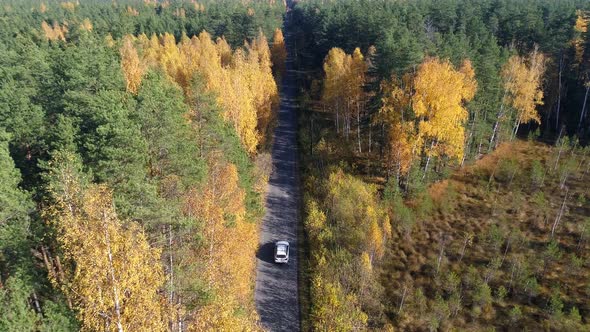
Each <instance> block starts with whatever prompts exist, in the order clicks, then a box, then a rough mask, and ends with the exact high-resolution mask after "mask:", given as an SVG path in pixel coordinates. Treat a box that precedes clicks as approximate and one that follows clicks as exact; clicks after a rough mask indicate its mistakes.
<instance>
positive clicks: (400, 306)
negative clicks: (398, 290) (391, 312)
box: [398, 286, 408, 314]
mask: <svg viewBox="0 0 590 332" xmlns="http://www.w3.org/2000/svg"><path fill="white" fill-rule="evenodd" d="M407 291H408V287H407V286H404V292H403V293H402V300H401V301H400V304H399V310H398V314H399V313H401V312H402V310H403V309H404V301H405V299H406V293H407Z"/></svg>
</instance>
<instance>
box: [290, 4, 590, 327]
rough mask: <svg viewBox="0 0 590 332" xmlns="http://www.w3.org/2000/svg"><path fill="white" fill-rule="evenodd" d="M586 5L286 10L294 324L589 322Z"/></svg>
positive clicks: (322, 6)
mask: <svg viewBox="0 0 590 332" xmlns="http://www.w3.org/2000/svg"><path fill="white" fill-rule="evenodd" d="M587 10H588V7H587V4H586V3H584V2H575V1H573V2H567V3H565V2H560V3H555V2H551V1H543V0H534V1H527V2H526V3H522V2H514V1H487V0H482V1H475V2H473V1H451V0H449V1H416V2H395V1H391V2H375V1H360V2H358V1H339V2H332V3H326V2H321V1H306V2H301V3H299V4H297V6H296V7H295V10H294V12H293V17H294V22H297V23H296V24H295V26H297V27H298V28H299V29H298V31H297V33H296V34H295V39H296V44H297V45H298V50H297V60H296V66H297V68H298V69H299V73H300V76H299V79H300V84H301V86H302V90H301V95H300V98H299V102H300V105H301V107H302V112H301V115H300V125H299V128H300V129H299V140H300V148H301V151H302V152H303V161H302V165H304V166H303V169H304V176H303V192H304V206H305V210H304V225H305V235H306V237H307V240H308V241H309V249H310V253H309V256H310V264H309V265H308V267H307V269H308V270H307V271H305V274H306V275H309V276H310V277H309V280H307V288H308V289H309V293H310V304H309V305H308V306H307V307H304V308H303V313H304V316H305V322H306V324H307V327H308V328H310V329H312V330H332V331H347V330H354V329H361V330H362V329H385V330H398V329H399V330H432V331H435V330H439V329H440V330H452V329H460V330H461V329H467V330H486V329H494V328H496V329H507V328H509V329H510V328H516V329H530V330H568V331H581V330H585V329H588V325H587V324H588V321H587V320H588V318H587V317H588V314H589V313H590V308H589V307H588V303H587V300H586V299H587V297H588V295H589V293H588V292H589V289H588V287H586V285H587V284H588V281H589V278H590V272H589V271H590V270H589V266H588V249H589V248H588V246H587V244H586V240H583V239H585V238H586V233H587V231H586V229H587V223H588V218H589V217H590V210H589V209H590V205H589V204H588V200H587V197H588V190H589V189H590V186H588V166H589V165H590V164H589V161H590V159H589V157H588V148H587V147H586V145H587V142H588V137H589V136H588V134H589V132H588V130H587V128H588V122H587V121H588V118H587V116H586V108H587V98H585V96H586V91H587V86H588V84H587V73H588V72H587V71H588V68H590V67H588V66H589V65H590V62H589V61H590V56H589V54H590V53H589V52H588V51H587V50H586V49H587V45H588V42H589V40H590V39H589V37H588V33H587V24H588V12H587ZM519 22H527V23H526V24H522V25H521V24H520V23H519ZM566 96H567V97H566Z"/></svg>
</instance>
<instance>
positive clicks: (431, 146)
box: [422, 141, 434, 179]
mask: <svg viewBox="0 0 590 332" xmlns="http://www.w3.org/2000/svg"><path fill="white" fill-rule="evenodd" d="M433 147H434V141H432V143H431V144H430V151H429V153H428V158H427V159H426V165H424V175H422V179H425V178H426V173H428V165H429V164H430V158H431V156H432V148H433Z"/></svg>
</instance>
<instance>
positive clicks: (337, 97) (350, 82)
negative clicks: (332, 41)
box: [322, 47, 367, 137]
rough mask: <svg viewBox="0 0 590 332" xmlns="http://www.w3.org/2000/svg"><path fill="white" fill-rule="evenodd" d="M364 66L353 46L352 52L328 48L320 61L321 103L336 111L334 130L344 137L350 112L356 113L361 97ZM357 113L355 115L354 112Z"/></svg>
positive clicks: (365, 67)
mask: <svg viewBox="0 0 590 332" xmlns="http://www.w3.org/2000/svg"><path fill="white" fill-rule="evenodd" d="M366 71H367V65H366V63H365V61H364V57H363V55H362V53H361V51H360V49H359V48H358V47H357V48H356V49H355V50H354V52H353V54H352V55H348V54H346V53H345V52H344V51H343V50H342V49H340V48H337V47H335V48H332V49H331V50H330V51H329V52H328V55H327V56H326V59H325V60H324V74H325V78H324V88H323V91H322V102H323V104H324V105H325V106H327V107H328V109H329V110H330V111H332V112H335V113H336V119H335V120H336V131H337V132H340V117H341V116H342V122H343V126H342V129H343V131H344V133H345V134H346V137H348V135H349V133H350V122H351V119H352V116H353V113H354V112H355V111H356V112H357V113H358V112H360V110H361V109H362V102H363V99H364V93H363V86H364V84H365V80H366V78H365V75H366ZM357 116H358V114H357Z"/></svg>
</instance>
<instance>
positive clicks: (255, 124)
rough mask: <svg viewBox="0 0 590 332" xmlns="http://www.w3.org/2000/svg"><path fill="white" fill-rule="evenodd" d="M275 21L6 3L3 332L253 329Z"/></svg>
mask: <svg viewBox="0 0 590 332" xmlns="http://www.w3.org/2000/svg"><path fill="white" fill-rule="evenodd" d="M283 12H284V5H283V4H275V3H269V2H267V1H264V2H263V1H253V2H250V3H248V4H242V3H239V2H234V1H199V2H196V1H186V2H168V1H116V2H110V1H108V2H105V1H82V2H57V1H47V2H43V1H41V2H40V1H1V7H0V56H1V57H2V59H3V60H2V63H0V163H1V165H2V167H0V186H1V188H0V330H1V331H78V330H80V329H82V330H89V331H90V330H92V331H99V330H101V331H165V330H175V331H179V330H181V331H210V330H226V331H235V330H244V329H246V330H258V329H259V326H258V317H257V314H256V312H255V309H254V303H253V287H254V272H255V270H254V264H255V252H256V250H257V245H258V222H259V221H260V219H261V217H262V214H263V212H264V211H263V206H264V205H263V202H264V194H265V193H264V192H265V188H266V182H267V181H268V177H269V175H270V167H271V166H270V165H271V161H270V154H269V153H268V152H267V151H268V147H269V146H270V142H271V141H272V138H271V136H270V133H271V132H272V128H273V123H274V113H275V111H276V108H277V106H278V90H277V85H276V83H275V77H278V76H280V75H281V74H282V73H281V71H280V69H278V67H279V66H275V67H277V69H276V70H275V71H274V72H273V68H272V66H273V65H272V61H273V60H274V61H283V60H284V54H285V50H284V47H285V46H284V41H283V40H282V34H281V31H280V29H279V27H280V25H281V24H282V14H283ZM266 36H274V37H275V39H276V41H275V43H274V44H273V43H272V41H271V42H269V41H268V40H267V38H266ZM273 74H274V76H273ZM236 239H239V241H236ZM227 257H231V260H229V259H227Z"/></svg>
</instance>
